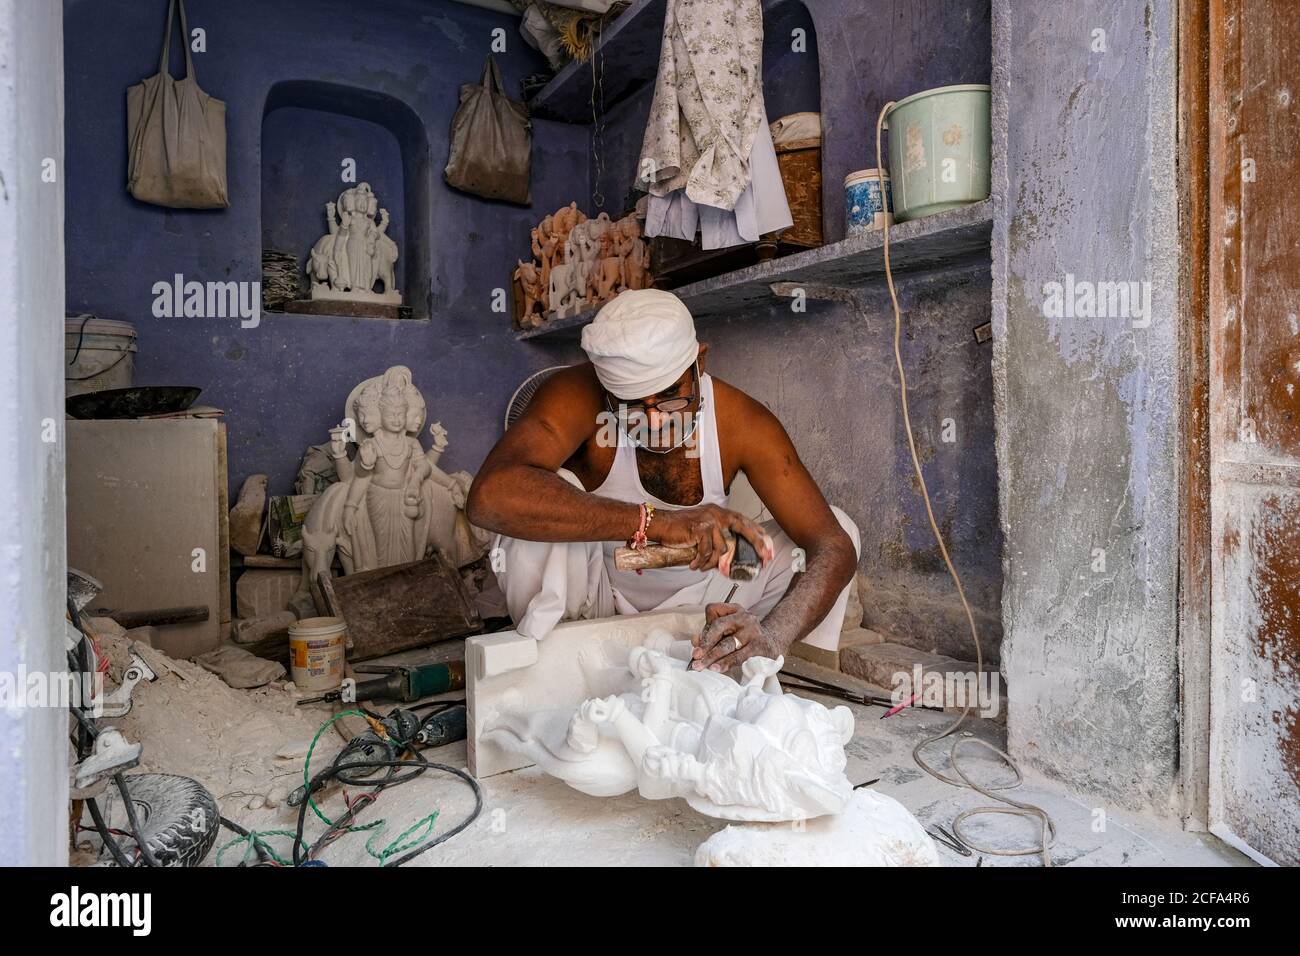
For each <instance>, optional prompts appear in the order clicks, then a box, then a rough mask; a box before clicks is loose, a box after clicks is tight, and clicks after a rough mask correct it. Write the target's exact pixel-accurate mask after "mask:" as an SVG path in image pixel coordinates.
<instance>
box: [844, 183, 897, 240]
mask: <svg viewBox="0 0 1300 956" xmlns="http://www.w3.org/2000/svg"><path fill="white" fill-rule="evenodd" d="M880 180H881V177H880V170H878V169H859V170H858V171H857V172H856V173H849V174H848V175H847V176H845V177H844V224H845V231H846V233H847V234H848V235H850V236H856V235H860V234H861V233H864V232H871V231H872V230H875V229H884V228H885V217H886V216H888V217H890V218H889V224H890V225H891V226H892V225H893V224H894V220H893V209H894V197H893V188H892V185H891V184H890V181H889V173H885V174H884V181H885V186H884V190H883V193H882V190H881V187H880Z"/></svg>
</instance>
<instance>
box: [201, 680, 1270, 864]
mask: <svg viewBox="0 0 1300 956" xmlns="http://www.w3.org/2000/svg"><path fill="white" fill-rule="evenodd" d="M826 702H827V703H828V704H833V703H836V701H833V700H831V699H827V701H826ZM849 706H850V707H851V709H852V710H853V711H854V714H855V716H856V717H857V733H856V735H855V736H854V737H853V739H852V741H850V743H849V745H848V747H847V748H846V749H847V752H848V757H849V763H848V771H847V772H848V776H849V779H850V780H852V781H853V782H854V783H860V782H862V781H865V780H871V779H874V778H880V781H879V783H876V784H874V787H875V788H876V789H877V790H879V791H880V792H882V793H885V794H888V795H889V796H892V797H894V798H895V799H897V800H899V801H900V802H901V803H902V804H903V805H904V806H906V807H907V808H908V809H909V810H911V811H912V813H914V814H915V815H916V816H917V817H918V819H920V821H921V822H922V823H923V824H924V825H926V826H927V827H930V826H933V825H935V824H938V825H941V826H944V827H946V828H948V829H951V825H952V819H953V817H954V816H955V815H956V814H957V813H959V812H961V811H962V810H965V809H969V808H972V807H976V806H982V805H986V804H988V803H989V802H990V801H989V800H988V799H987V798H985V797H983V796H981V795H980V794H978V793H974V792H972V791H970V790H963V789H957V788H955V787H951V786H949V785H947V784H945V783H943V782H941V781H939V780H935V779H934V778H932V777H930V776H929V775H927V774H925V773H924V772H923V771H922V770H921V769H920V768H919V767H917V766H916V764H915V763H914V762H913V760H912V756H911V750H912V747H913V746H914V745H915V744H916V743H917V742H918V741H919V740H921V739H923V738H924V737H925V736H926V735H928V734H932V733H935V732H936V731H937V730H941V729H943V728H945V727H946V726H947V725H948V724H949V723H950V722H951V721H952V720H953V717H952V716H950V715H948V714H944V713H936V712H930V711H919V710H910V711H904V712H903V713H901V714H898V715H897V716H895V717H891V718H889V719H887V720H881V719H879V717H880V714H881V713H883V710H882V709H881V708H878V707H863V706H858V705H849ZM969 729H970V731H971V732H972V733H974V734H975V735H977V736H979V737H980V738H982V739H984V740H987V741H989V742H990V743H993V744H994V745H995V746H1002V745H1003V743H1004V737H1005V728H1004V726H1003V725H1002V724H1000V723H996V722H993V721H987V720H975V721H972V722H971V726H970V728H969ZM949 739H950V740H951V738H949ZM949 746H950V743H947V742H945V743H940V744H934V745H932V746H931V748H930V752H931V753H932V754H933V755H934V756H933V758H932V762H934V763H936V764H937V765H938V766H939V767H940V769H943V768H944V767H946V760H945V757H944V755H945V754H946V751H947V749H948V747H949ZM426 756H427V757H428V758H429V759H430V760H432V761H437V762H443V763H447V764H451V765H454V766H458V767H464V766H465V749H464V744H463V743H462V744H453V745H450V746H448V747H444V748H441V749H439V750H436V751H426ZM963 766H964V767H966V769H967V772H968V773H969V774H971V775H972V776H973V777H976V779H979V780H981V781H985V782H994V781H999V780H1006V779H1008V776H1007V773H1006V771H1005V768H1003V767H1002V766H1000V762H999V761H998V760H997V759H996V758H994V757H993V756H992V755H988V756H985V755H983V754H982V752H981V751H980V750H976V751H974V752H973V753H971V755H970V756H969V757H967V756H965V755H963ZM482 786H483V793H484V807H483V812H482V814H481V815H480V817H479V819H478V820H477V821H476V822H475V823H474V824H473V825H472V826H471V827H470V828H469V829H468V830H466V831H465V832H463V833H460V834H458V835H456V836H455V837H453V838H451V839H450V840H449V841H448V842H447V843H446V844H443V845H440V846H437V847H435V848H433V849H432V850H430V851H428V852H427V853H426V854H424V855H423V856H421V857H420V858H418V860H417V861H415V862H416V863H418V864H423V865H430V866H433V865H484V866H492V865H497V866H500V865H570V866H627V865H648V866H685V865H690V863H691V862H692V859H693V857H694V853H695V849H696V847H697V846H698V845H699V844H700V843H701V842H703V841H704V840H705V839H706V838H707V837H709V836H710V835H711V834H712V833H714V832H716V831H717V830H719V829H721V828H722V826H724V825H725V824H724V823H723V821H719V820H715V819H712V818H709V817H705V816H702V815H700V814H698V813H696V812H694V811H693V810H691V809H690V807H688V806H687V805H686V804H685V802H684V801H680V800H670V801H649V800H644V799H642V798H641V797H640V796H639V795H637V794H636V793H632V794H628V795H624V796H622V797H616V798H611V799H601V798H596V797H589V796H586V795H585V794H581V793H578V792H577V791H574V790H571V789H569V788H568V787H567V786H565V785H564V784H562V783H560V782H558V781H557V780H554V779H553V778H550V777H547V776H545V775H544V774H542V773H541V772H540V771H538V770H536V769H535V768H530V769H526V770H519V771H515V772H513V773H507V774H500V775H498V776H494V777H489V778H487V779H485V780H483V781H482ZM1011 795H1012V796H1014V797H1015V798H1016V799H1017V800H1021V801H1026V802H1030V803H1035V804H1038V805H1039V806H1041V807H1043V808H1044V809H1045V810H1047V812H1048V813H1050V814H1051V816H1052V819H1053V820H1054V821H1055V824H1056V829H1057V840H1056V844H1055V846H1054V847H1053V849H1052V862H1053V864H1054V865H1056V866H1251V865H1254V864H1252V863H1251V862H1250V861H1249V860H1248V859H1247V858H1246V857H1244V856H1243V855H1241V854H1240V853H1238V852H1236V851H1235V850H1232V849H1231V848H1229V847H1227V846H1226V845H1225V844H1223V843H1221V842H1220V841H1219V840H1217V839H1216V838H1214V837H1212V836H1210V835H1209V834H1204V833H1188V832H1185V831H1183V830H1182V829H1180V828H1179V827H1178V825H1177V824H1176V823H1175V822H1173V821H1161V820H1156V819H1154V818H1144V817H1141V816H1137V815H1134V814H1132V813H1128V812H1123V811H1120V810H1116V809H1114V808H1110V807H1106V806H1104V805H1100V804H1095V803H1093V802H1090V801H1088V800H1082V799H1078V798H1076V797H1073V796H1071V795H1069V794H1068V793H1066V792H1064V791H1063V790H1062V789H1061V788H1059V787H1057V786H1055V785H1053V784H1052V783H1050V782H1047V781H1042V780H1033V779H1030V780H1026V782H1025V783H1024V784H1022V785H1021V786H1020V787H1018V788H1016V789H1015V790H1013V791H1011ZM337 801H338V798H337V796H336V797H335V798H334V803H332V804H327V806H326V810H327V812H328V810H329V807H330V806H331V805H337ZM472 806H473V800H472V797H471V796H470V794H469V791H468V788H467V787H466V786H465V785H464V784H463V783H462V782H461V781H459V780H456V779H454V778H451V777H447V776H439V777H434V776H433V775H431V774H430V775H426V777H425V778H424V779H421V780H416V781H414V782H411V783H408V784H405V785H403V786H401V787H398V788H396V789H394V790H392V791H389V792H387V793H385V794H384V795H383V796H382V797H381V799H380V800H379V802H378V803H377V805H376V806H375V807H374V808H373V809H372V810H370V811H368V813H367V819H371V818H373V817H376V816H377V817H382V818H383V819H385V820H386V821H387V824H386V826H385V828H384V830H383V832H382V833H381V834H380V835H378V836H374V837H373V841H372V845H373V846H383V845H386V844H387V843H388V842H389V841H391V840H392V839H393V838H395V837H396V836H397V835H398V834H400V833H402V832H403V831H404V830H406V829H407V827H409V826H411V824H413V823H415V822H416V821H417V820H419V819H421V818H422V817H424V816H425V815H427V814H429V813H430V812H431V811H433V810H435V809H436V810H438V811H439V814H440V816H439V819H438V821H437V826H436V829H435V832H439V831H441V830H443V829H445V828H448V827H451V826H454V825H455V823H456V822H457V821H458V820H460V819H462V818H463V816H464V815H465V813H466V812H467V811H468V810H469V809H470V808H471V807H472ZM239 822H241V823H243V824H244V825H245V826H250V827H255V828H257V829H259V830H268V829H275V828H284V827H289V826H292V822H293V818H292V816H290V815H289V814H288V813H287V811H285V810H283V809H282V810H279V811H270V810H263V811H242V812H241V813H240V815H239ZM318 826H319V825H318V824H315V823H314V821H313V823H312V824H309V827H308V833H309V834H311V833H313V832H318ZM967 831H968V835H969V836H970V837H971V838H972V839H975V840H978V841H981V842H984V843H985V844H986V845H988V846H990V847H1001V848H1004V849H1014V848H1016V847H1018V846H1025V845H1030V844H1032V843H1034V842H1035V841H1036V839H1037V833H1036V828H1035V827H1034V826H1033V825H1032V824H1030V823H1029V822H1028V821H1026V820H1022V819H1019V818H1016V817H1011V816H1006V815H992V816H988V817H985V818H983V819H982V820H981V819H974V820H971V821H970V824H969V826H968V827H967ZM371 836H372V834H352V835H349V836H346V837H344V838H343V839H341V840H339V841H338V842H337V843H335V844H334V845H332V846H331V847H329V848H328V849H326V850H325V851H324V853H323V854H322V858H323V859H324V860H325V861H326V862H327V863H329V864H331V865H371V866H372V865H374V864H375V862H376V861H375V860H374V859H373V858H372V857H371V856H370V855H368V854H367V852H366V849H365V844H366V841H367V837H371ZM225 838H226V835H224V834H223V837H222V840H223V841H224V840H225ZM939 855H940V858H941V859H942V860H943V862H944V864H945V865H948V866H976V865H977V864H978V865H983V866H1038V865H1040V864H1041V860H1040V858H1039V857H1038V856H1036V855H1030V856H995V855H985V854H979V853H975V854H972V855H971V856H970V857H963V856H960V855H958V854H957V853H955V852H953V851H951V850H949V849H946V848H944V847H940V849H939ZM214 857H215V854H214V855H213V856H212V857H209V861H210V862H211V861H212V860H213V858H214ZM226 862H227V864H229V863H230V862H232V861H231V860H230V859H227V861H226Z"/></svg>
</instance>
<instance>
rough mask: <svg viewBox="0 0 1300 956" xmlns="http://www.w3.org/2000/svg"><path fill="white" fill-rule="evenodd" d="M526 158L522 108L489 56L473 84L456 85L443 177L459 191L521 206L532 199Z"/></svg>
mask: <svg viewBox="0 0 1300 956" xmlns="http://www.w3.org/2000/svg"><path fill="white" fill-rule="evenodd" d="M532 158H533V134H532V127H531V126H530V124H529V122H528V108H527V107H526V106H524V104H523V103H518V102H515V101H514V100H512V99H510V98H509V97H507V96H506V92H505V87H504V86H503V85H502V82H501V71H500V70H499V69H498V68H497V64H496V60H494V59H492V57H491V56H490V55H489V56H488V58H487V62H486V63H485V64H484V65H483V78H482V79H481V80H480V81H479V84H478V85H477V86H475V85H474V84H472V83H466V84H465V85H463V86H462V87H461V88H460V106H459V107H457V109H456V115H455V116H454V117H452V120H451V151H450V155H449V156H448V158H447V168H446V169H445V170H443V177H444V178H445V179H446V180H447V184H448V185H449V186H453V187H455V188H456V189H459V190H461V191H463V192H467V193H473V194H474V195H476V196H483V197H485V198H487V199H504V200H506V201H508V202H514V203H521V204H523V205H525V206H526V205H528V204H529V203H531V202H532V197H531V193H530V191H529V177H530V175H531V167H532Z"/></svg>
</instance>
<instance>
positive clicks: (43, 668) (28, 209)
mask: <svg viewBox="0 0 1300 956" xmlns="http://www.w3.org/2000/svg"><path fill="white" fill-rule="evenodd" d="M63 177H64V168H63V3H62V0H0V290H3V292H2V293H0V693H5V694H6V696H9V695H8V693H7V691H8V690H13V689H15V688H13V686H12V685H13V682H14V680H15V679H16V678H17V677H19V676H21V675H25V674H26V675H30V674H49V673H51V672H59V673H62V672H64V671H66V670H67V663H66V657H65V654H64V639H63V634H64V594H65V590H66V566H67V555H66V547H65V528H64V479H63V465H64V451H63V440H64V428H63V311H64V305H63V303H64V284H63ZM51 178H52V180H53V181H49V180H50V179H51ZM49 438H52V439H53V440H52V441H47V440H46V439H49ZM6 676H8V677H9V688H5V684H4V678H5V677H6ZM18 703H19V706H14V704H15V701H14V700H12V699H0V866H19V865H33V866H34V865H45V866H57V865H66V864H67V861H68V780H67V776H68V712H67V710H66V708H62V707H51V706H45V707H30V706H26V705H25V702H24V701H19V702H18Z"/></svg>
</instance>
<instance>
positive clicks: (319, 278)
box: [307, 183, 402, 305]
mask: <svg viewBox="0 0 1300 956" xmlns="http://www.w3.org/2000/svg"><path fill="white" fill-rule="evenodd" d="M325 221H326V223H327V224H328V226H329V231H328V232H327V233H326V234H325V235H323V236H321V238H320V239H318V240H317V241H316V245H314V246H312V250H311V257H310V259H309V260H308V262H307V274H308V276H309V277H310V278H311V297H312V298H313V299H341V300H344V301H351V302H379V303H385V304H389V305H401V303H402V294H401V293H400V292H399V291H398V290H397V287H396V281H395V280H394V276H393V267H394V265H395V264H396V263H397V243H395V242H394V241H393V240H392V238H391V237H390V236H389V235H388V223H389V217H388V210H387V209H382V208H380V206H379V199H378V198H377V197H376V196H375V194H374V192H373V191H372V190H371V188H370V184H369V183H358V184H357V185H356V186H353V187H352V188H351V189H345V190H344V191H343V192H342V193H340V194H339V198H338V201H337V202H331V203H326V204H325ZM376 283H379V285H380V286H381V287H382V288H381V291H379V292H376V291H375V284H376Z"/></svg>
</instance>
